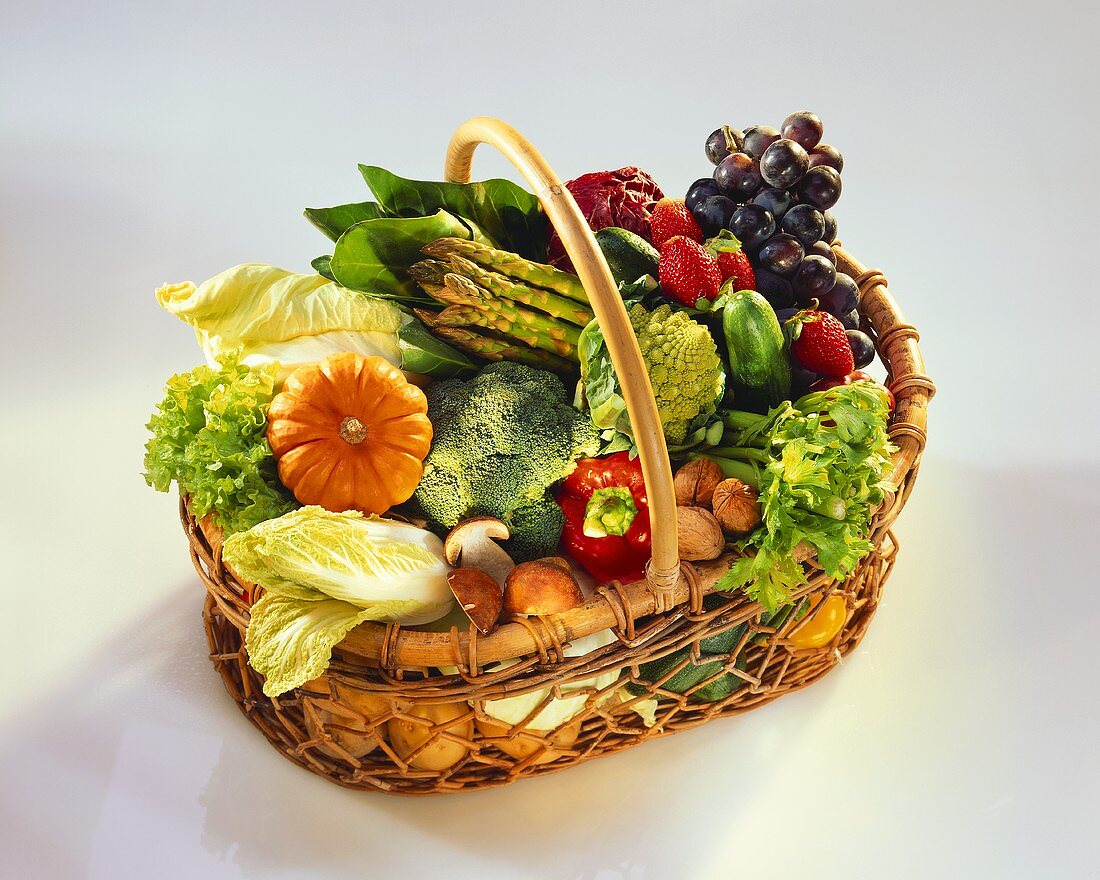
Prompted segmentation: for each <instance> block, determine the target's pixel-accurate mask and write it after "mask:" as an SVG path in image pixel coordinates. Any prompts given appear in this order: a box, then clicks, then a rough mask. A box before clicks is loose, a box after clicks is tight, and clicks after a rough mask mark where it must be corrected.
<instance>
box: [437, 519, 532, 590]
mask: <svg viewBox="0 0 1100 880" xmlns="http://www.w3.org/2000/svg"><path fill="white" fill-rule="evenodd" d="M511 535H512V533H511V532H510V531H509V529H508V526H506V525H505V524H504V523H503V522H501V521H500V520H499V519H496V518H495V517H492V516H473V517H470V518H469V519H464V520H463V521H462V522H460V523H459V524H458V525H456V526H455V527H454V528H453V529H451V531H450V534H448V535H447V539H446V540H445V541H444V542H443V555H444V557H445V558H446V560H447V563H448V565H452V566H455V567H458V566H462V568H476V569H478V570H480V571H483V572H485V573H486V574H487V575H489V577H491V578H492V579H493V580H495V581H496V582H497V585H498V586H500V587H503V586H504V581H505V579H506V578H507V577H508V572H510V571H511V570H512V569H513V568H514V567H515V563H514V562H512V557H511V556H509V555H508V552H507V551H506V550H505V549H504V548H503V547H501V546H500V544H498V543H497V541H507V540H508V538H510V537H511ZM460 601H461V600H460Z"/></svg>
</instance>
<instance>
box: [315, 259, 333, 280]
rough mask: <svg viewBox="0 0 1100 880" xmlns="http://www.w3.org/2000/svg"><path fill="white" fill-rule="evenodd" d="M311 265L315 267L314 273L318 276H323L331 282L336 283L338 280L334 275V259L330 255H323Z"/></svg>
mask: <svg viewBox="0 0 1100 880" xmlns="http://www.w3.org/2000/svg"><path fill="white" fill-rule="evenodd" d="M310 265H311V266H312V267H313V271H314V272H316V273H317V274H318V275H322V276H324V277H325V278H327V279H328V280H329V281H335V280H336V278H335V277H334V276H333V274H332V257H331V256H330V255H329V254H322V255H321V256H319V257H316V258H315V259H313V260H312V261H310Z"/></svg>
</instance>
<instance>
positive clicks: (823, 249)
mask: <svg viewBox="0 0 1100 880" xmlns="http://www.w3.org/2000/svg"><path fill="white" fill-rule="evenodd" d="M813 255H817V256H819V257H825V259H827V260H829V262H831V263H832V264H833V265H834V266H835V265H836V251H834V250H833V249H832V248H831V247H829V245H828V244H826V243H825V242H823V241H815V242H814V243H813V244H811V245H810V246H809V247H808V248H806V256H807V257H809V256H813Z"/></svg>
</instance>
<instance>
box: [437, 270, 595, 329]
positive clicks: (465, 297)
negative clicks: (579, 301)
mask: <svg viewBox="0 0 1100 880" xmlns="http://www.w3.org/2000/svg"><path fill="white" fill-rule="evenodd" d="M444 283H445V284H446V286H447V290H448V291H449V292H450V293H451V294H453V298H452V299H444V300H443V301H444V302H450V303H451V304H453V305H460V306H469V307H472V308H476V309H479V310H481V311H485V312H489V313H492V314H494V315H498V316H500V317H501V318H503V319H505V320H508V321H510V322H512V323H514V324H515V325H517V326H522V327H530V328H533V329H535V330H538V331H539V332H542V333H545V334H546V335H547V336H549V337H550V338H552V339H564V340H566V341H567V342H569V343H570V344H572V345H576V344H577V343H578V342H580V336H581V328H580V327H577V326H575V325H573V324H567V323H564V322H561V321H556V320H554V318H553V317H551V316H550V315H547V314H544V313H543V312H538V311H535V310H534V309H528V308H524V307H523V306H521V305H517V304H516V303H514V302H512V301H511V300H506V299H500V298H499V297H495V296H493V294H492V293H491V292H489V291H488V290H486V289H485V288H484V287H481V286H480V285H478V284H475V283H474V282H473V281H471V280H470V279H469V278H467V277H466V276H465V275H457V274H455V273H454V272H452V273H450V274H449V275H447V276H446V278H444ZM444 296H445V294H440V297H441V298H442V297H444Z"/></svg>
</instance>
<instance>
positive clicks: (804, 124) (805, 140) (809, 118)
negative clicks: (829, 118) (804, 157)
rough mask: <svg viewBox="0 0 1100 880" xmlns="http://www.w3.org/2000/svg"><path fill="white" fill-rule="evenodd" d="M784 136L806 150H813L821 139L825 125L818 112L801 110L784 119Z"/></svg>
mask: <svg viewBox="0 0 1100 880" xmlns="http://www.w3.org/2000/svg"><path fill="white" fill-rule="evenodd" d="M781 128H782V132H783V137H785V138H790V139H791V140H792V141H795V142H796V143H797V144H799V145H800V146H801V147H802V148H803V149H805V150H812V149H813V148H814V147H816V146H817V144H818V142H819V141H820V140H821V133H822V131H824V126H823V125H822V124H821V119H820V118H819V117H818V115H817V114H816V113H811V112H810V111H809V110H799V111H798V112H797V113H792V114H791V115H790V116H788V117H787V118H786V119H784V120H783V125H782V126H781Z"/></svg>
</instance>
